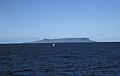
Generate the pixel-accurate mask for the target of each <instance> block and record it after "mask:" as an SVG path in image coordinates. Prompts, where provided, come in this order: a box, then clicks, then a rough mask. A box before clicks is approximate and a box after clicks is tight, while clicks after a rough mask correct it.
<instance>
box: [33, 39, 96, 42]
mask: <svg viewBox="0 0 120 76" xmlns="http://www.w3.org/2000/svg"><path fill="white" fill-rule="evenodd" d="M87 42H95V41H92V40H90V39H89V38H59V39H43V40H38V41H33V42H32V43H87Z"/></svg>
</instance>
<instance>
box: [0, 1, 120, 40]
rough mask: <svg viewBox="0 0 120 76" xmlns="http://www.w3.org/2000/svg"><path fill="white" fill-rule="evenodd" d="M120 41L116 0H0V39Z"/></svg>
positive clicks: (119, 9) (119, 15)
mask: <svg viewBox="0 0 120 76" xmlns="http://www.w3.org/2000/svg"><path fill="white" fill-rule="evenodd" d="M66 37H67V38H68V37H77V38H78V37H80V38H81V37H88V38H90V39H92V40H95V41H120V0H0V39H1V41H2V40H8V41H9V40H13V41H14V40H16V41H17V40H21V41H29V40H36V39H42V38H66Z"/></svg>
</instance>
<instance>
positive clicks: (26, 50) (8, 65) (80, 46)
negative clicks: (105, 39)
mask: <svg viewBox="0 0 120 76" xmlns="http://www.w3.org/2000/svg"><path fill="white" fill-rule="evenodd" d="M0 76H120V43H71V44H70V43H66V44H65V43H61V44H56V46H55V47H52V44H4V45H3V44H1V45H0Z"/></svg>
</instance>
